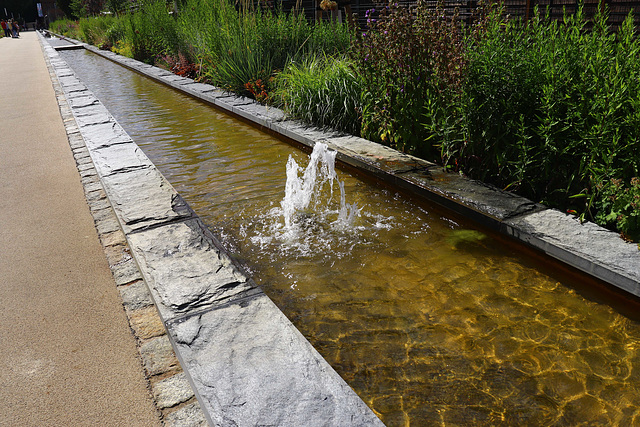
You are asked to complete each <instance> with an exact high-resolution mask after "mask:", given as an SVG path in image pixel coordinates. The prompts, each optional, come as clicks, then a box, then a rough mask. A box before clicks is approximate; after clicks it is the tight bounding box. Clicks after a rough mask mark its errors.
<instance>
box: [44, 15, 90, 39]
mask: <svg viewBox="0 0 640 427" xmlns="http://www.w3.org/2000/svg"><path fill="white" fill-rule="evenodd" d="M49 29H50V30H51V31H53V32H54V33H56V34H61V35H63V36H65V37H69V38H71V39H74V40H81V39H82V36H81V35H80V26H79V25H78V21H74V20H71V19H58V20H56V21H54V22H52V23H51V24H50V25H49Z"/></svg>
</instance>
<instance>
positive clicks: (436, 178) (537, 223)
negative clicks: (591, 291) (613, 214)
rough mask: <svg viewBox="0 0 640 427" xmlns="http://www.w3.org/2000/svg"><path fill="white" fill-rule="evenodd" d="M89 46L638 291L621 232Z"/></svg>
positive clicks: (639, 256) (634, 263)
mask: <svg viewBox="0 0 640 427" xmlns="http://www.w3.org/2000/svg"><path fill="white" fill-rule="evenodd" d="M73 42H74V43H77V44H79V45H82V46H83V47H84V48H85V49H87V50H89V51H91V52H93V53H95V54H98V55H100V56H102V57H104V58H107V59H109V60H111V61H114V62H116V63H118V64H120V65H122V66H124V67H126V68H128V69H130V70H133V71H135V72H138V73H140V74H143V75H145V76H147V77H149V78H151V79H153V80H155V81H157V82H159V83H162V84H165V85H167V86H169V87H171V88H174V89H175V90H178V91H180V92H182V93H186V94H188V95H191V96H193V97H195V98H197V99H199V100H201V101H203V102H206V103H208V104H210V105H213V106H215V107H217V108H219V109H221V110H223V111H225V112H227V113H229V114H232V115H234V116H237V117H240V118H242V119H244V120H245V121H248V122H250V123H252V124H254V125H255V126H257V127H259V128H262V129H263V130H266V131H269V132H272V133H275V134H277V135H280V136H281V137H284V138H286V139H289V140H292V141H295V142H296V143H298V144H301V145H303V146H306V147H309V148H312V147H313V145H314V144H315V143H316V142H323V143H325V144H327V145H328V146H329V148H331V149H333V150H335V151H337V153H338V154H337V156H336V157H337V159H338V160H339V161H341V162H343V163H345V164H347V165H349V166H352V167H355V168H357V169H358V170H360V171H365V172H366V173H368V174H370V175H372V176H373V177H375V178H376V179H379V180H381V181H383V182H385V183H388V184H389V185H391V186H393V187H396V188H401V189H403V190H405V191H408V192H409V193H412V194H414V195H417V196H419V197H421V198H424V199H427V200H430V201H432V202H435V203H437V204H439V205H441V206H443V207H445V208H447V209H450V210H452V211H454V212H457V213H459V214H461V215H463V216H465V217H467V218H470V219H472V220H475V221H476V222H478V223H480V224H482V225H483V226H485V227H488V228H490V229H492V230H494V231H496V232H498V233H500V234H503V235H506V236H509V237H511V238H513V239H515V240H516V241H518V242H520V243H523V244H525V245H526V246H529V247H532V248H534V249H536V250H538V251H541V252H543V253H545V254H547V255H549V256H551V257H553V258H555V259H557V260H559V261H560V262H562V263H564V264H567V265H569V266H571V267H574V268H576V269H578V270H580V271H582V272H584V273H586V274H588V275H591V276H593V277H595V278H597V279H600V280H602V281H604V282H606V283H609V284H610V285H613V286H614V287H617V288H619V289H622V290H624V291H626V292H628V293H630V294H632V295H634V296H640V246H639V245H636V244H633V243H628V242H625V241H624V240H622V239H621V238H620V237H619V235H618V234H617V233H615V232H612V231H609V230H606V229H605V228H603V227H600V226H598V225H596V224H594V223H590V222H585V223H582V224H581V223H580V221H579V220H578V219H577V218H575V217H574V216H572V215H567V214H564V213H562V212H560V211H558V210H555V209H550V208H547V207H545V206H543V205H541V204H539V203H535V202H532V201H531V200H528V199H526V198H524V197H520V196H517V195H514V194H512V193H509V192H506V191H503V190H500V189H498V188H496V187H494V186H491V185H488V184H484V183H482V182H479V181H475V180H471V179H468V178H465V177H463V176H460V175H458V174H453V173H447V172H445V171H443V170H442V168H441V167H439V166H437V165H435V164H433V163H430V162H427V161H425V160H422V159H419V158H417V157H414V156H411V155H407V154H404V153H401V152H398V151H396V150H394V149H392V148H389V147H386V146H383V145H380V144H377V143H374V142H371V141H368V140H365V139H363V138H359V137H355V136H352V135H345V134H341V133H338V132H333V131H327V130H323V129H318V128H315V127H311V126H308V125H305V124H304V123H301V122H299V121H296V120H289V119H288V118H287V117H286V115H285V114H284V112H283V111H282V110H279V109H277V108H273V107H268V106H264V105H262V104H259V103H257V102H255V101H253V100H252V99H249V98H245V97H239V96H237V95H234V94H230V93H228V92H225V91H223V90H220V89H218V88H216V87H214V86H211V85H207V84H203V83H197V82H195V81H194V80H192V79H189V78H185V77H180V76H177V75H175V74H173V73H171V72H169V71H167V70H163V69H161V68H158V67H154V66H151V65H148V64H145V63H142V62H140V61H136V60H134V59H130V58H126V57H123V56H120V55H118V54H115V53H113V52H110V51H104V50H100V49H98V48H96V47H94V46H91V45H87V44H84V43H81V42H78V41H73Z"/></svg>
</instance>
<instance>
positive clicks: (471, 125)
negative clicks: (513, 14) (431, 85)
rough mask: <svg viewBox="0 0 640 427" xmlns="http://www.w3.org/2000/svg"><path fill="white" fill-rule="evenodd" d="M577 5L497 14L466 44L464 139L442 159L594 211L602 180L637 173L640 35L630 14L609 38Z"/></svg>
mask: <svg viewBox="0 0 640 427" xmlns="http://www.w3.org/2000/svg"><path fill="white" fill-rule="evenodd" d="M606 20H607V16H606V13H602V14H600V15H598V16H597V17H596V19H595V21H594V22H593V28H592V29H591V30H589V31H587V30H586V28H585V21H584V19H583V16H582V9H581V8H579V9H578V11H577V13H576V14H574V15H567V16H566V17H565V19H564V21H563V22H556V21H550V20H548V19H545V18H543V17H541V16H540V15H537V16H536V18H535V19H533V20H532V21H530V22H529V23H527V25H524V24H522V23H520V22H512V21H508V20H505V19H504V18H501V17H500V15H495V16H494V18H493V19H492V20H490V21H489V23H488V26H487V27H486V32H485V33H484V35H483V37H480V38H479V39H477V40H475V41H474V43H473V45H470V47H469V53H468V66H467V73H466V79H465V83H464V95H463V97H462V105H461V106H460V110H461V111H463V116H464V117H463V120H462V121H461V123H463V124H464V126H465V127H466V128H465V129H463V130H462V131H461V132H463V133H464V134H465V135H466V136H467V137H466V138H465V139H464V140H463V141H460V140H458V141H443V146H442V152H443V157H444V159H443V161H444V163H445V164H449V165H457V169H458V170H459V171H462V172H464V173H466V174H468V175H470V176H472V177H474V178H478V179H481V180H483V181H487V182H492V183H494V184H496V185H498V186H501V187H504V188H509V189H511V190H514V191H517V192H518V193H520V194H522V195H524V196H526V197H529V198H531V199H533V200H535V201H542V202H544V203H546V204H548V205H550V206H553V207H558V208H560V209H563V210H564V209H567V210H577V211H579V212H580V213H581V217H582V219H585V218H587V217H588V216H591V217H592V218H593V217H599V218H601V216H599V215H598V214H597V210H596V209H597V207H598V206H602V203H601V201H598V200H599V197H601V196H600V195H599V194H598V193H599V191H598V187H601V184H603V183H604V182H607V181H609V180H610V179H612V178H618V179H622V180H624V181H625V182H629V180H630V179H631V178H632V177H634V176H638V174H639V173H638V172H639V169H640V157H639V156H637V154H634V153H637V152H638V150H639V149H640V114H638V111H640V110H638V107H640V79H639V77H640V75H639V73H640V42H639V41H638V40H637V38H636V37H635V29H634V28H633V20H632V17H631V16H629V17H628V18H627V20H626V21H625V24H624V25H623V27H622V28H621V29H620V31H619V32H618V33H617V35H615V34H614V33H612V32H611V31H610V30H609V29H608V28H607V25H606Z"/></svg>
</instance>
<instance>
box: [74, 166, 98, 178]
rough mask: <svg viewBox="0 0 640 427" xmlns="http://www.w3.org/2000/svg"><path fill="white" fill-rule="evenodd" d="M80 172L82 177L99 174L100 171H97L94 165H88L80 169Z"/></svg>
mask: <svg viewBox="0 0 640 427" xmlns="http://www.w3.org/2000/svg"><path fill="white" fill-rule="evenodd" d="M78 172H79V173H80V177H82V178H85V177H89V176H97V175H98V173H97V172H96V170H95V168H94V167H93V166H91V167H88V168H86V169H78Z"/></svg>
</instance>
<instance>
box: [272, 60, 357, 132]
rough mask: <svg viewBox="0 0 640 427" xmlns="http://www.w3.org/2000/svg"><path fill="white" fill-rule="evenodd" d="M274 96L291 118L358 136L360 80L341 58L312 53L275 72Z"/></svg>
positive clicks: (347, 61)
mask: <svg viewBox="0 0 640 427" xmlns="http://www.w3.org/2000/svg"><path fill="white" fill-rule="evenodd" d="M276 82H277V88H278V89H277V92H276V95H277V99H278V101H279V102H280V103H281V106H282V107H283V108H284V110H285V111H286V112H287V113H288V114H290V115H291V116H292V117H295V118H298V119H301V120H303V121H305V122H307V123H312V124H314V125H317V126H320V127H329V128H333V129H337V130H341V131H344V132H348V133H351V134H353V135H358V134H359V133H360V115H361V111H362V107H361V103H360V94H361V91H362V82H361V80H360V77H359V76H358V73H357V72H356V71H355V69H354V67H353V64H352V63H351V62H350V61H349V60H348V59H346V58H344V57H339V58H334V57H327V56H322V57H320V56H315V57H310V58H307V59H305V60H303V61H302V62H301V63H291V64H290V65H289V66H287V67H286V68H285V69H284V71H282V72H281V73H279V74H278V77H277V79H276Z"/></svg>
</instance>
